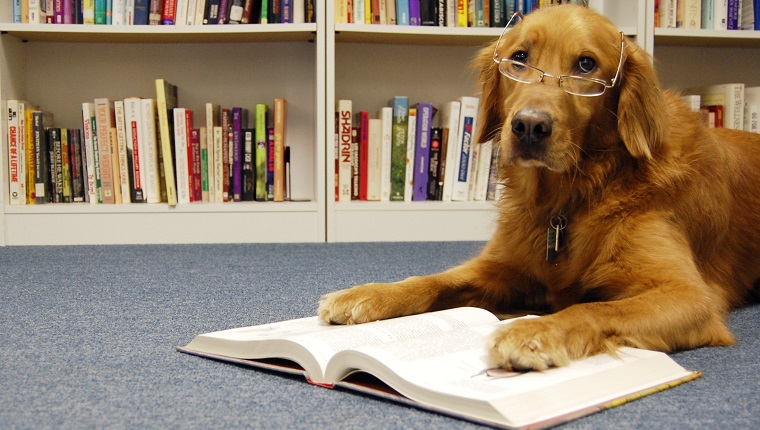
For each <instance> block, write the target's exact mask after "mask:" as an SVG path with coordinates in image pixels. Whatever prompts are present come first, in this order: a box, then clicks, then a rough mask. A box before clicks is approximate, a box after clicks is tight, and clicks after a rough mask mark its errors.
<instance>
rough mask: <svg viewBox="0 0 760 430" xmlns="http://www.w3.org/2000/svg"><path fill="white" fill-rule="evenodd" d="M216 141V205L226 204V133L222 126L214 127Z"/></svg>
mask: <svg viewBox="0 0 760 430" xmlns="http://www.w3.org/2000/svg"><path fill="white" fill-rule="evenodd" d="M212 134H213V139H214V151H213V152H214V200H213V201H215V202H216V203H222V202H224V178H223V175H224V157H223V156H222V154H224V152H223V151H224V149H223V145H224V133H223V132H222V127H221V126H218V125H217V126H214V127H213V133H212Z"/></svg>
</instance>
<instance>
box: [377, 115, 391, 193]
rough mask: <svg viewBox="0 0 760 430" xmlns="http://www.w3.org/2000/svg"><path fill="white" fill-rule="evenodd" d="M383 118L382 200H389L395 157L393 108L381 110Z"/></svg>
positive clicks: (381, 135)
mask: <svg viewBox="0 0 760 430" xmlns="http://www.w3.org/2000/svg"><path fill="white" fill-rule="evenodd" d="M380 117H381V119H382V123H381V124H382V127H381V133H380V137H381V140H380V142H381V147H382V152H381V153H382V160H381V168H380V174H381V177H380V201H382V202H388V201H390V199H391V164H392V158H393V108H392V107H384V108H382V109H381V111H380Z"/></svg>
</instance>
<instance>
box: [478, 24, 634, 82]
mask: <svg viewBox="0 0 760 430" xmlns="http://www.w3.org/2000/svg"><path fill="white" fill-rule="evenodd" d="M516 17H517V18H519V19H520V20H522V19H523V18H524V16H523V14H522V13H521V12H515V13H514V14H512V17H511V18H509V22H507V25H506V26H505V27H504V30H502V32H501V35H499V40H497V41H496V46H494V48H493V61H494V62H495V63H496V64H498V65H499V66H501V63H502V62H504V61H508V62H510V63H512V64H519V65H520V66H523V67H527V68H530V69H532V70H535V71H537V72H540V73H541V77H540V78H539V79H538V81H535V82H530V81H521V80H518V79H517V78H515V77H514V76H510V75H507V74H506V73H504V72H502V71H501V67H499V73H501V74H502V75H504V76H506V77H507V78H509V79H512V80H514V81H515V82H520V83H524V84H535V83H539V82H543V81H544V78H545V77H546V76H548V77H550V78H554V79H556V80H557V85H558V86H559V87H560V88H561V89H562V91H564V92H566V93H568V94H572V95H576V96H580V97H598V96H601V95H602V94H604V92H605V91H606V90H607V89H609V88H614V87H615V86H616V85H617V84H618V83H619V82H620V81H619V79H620V74H621V72H622V70H623V60H624V58H625V57H624V54H625V34H624V33H623V32H622V31H621V32H620V60H619V62H618V67H617V71H616V72H615V77H614V78H612V81H611V82H610V83H609V84H607V82H606V81H605V80H603V79H598V78H586V77H583V76H574V75H559V76H555V75H552V74H549V73H546V72H544V71H543V70H541V69H539V68H538V67H534V66H531V65H529V64H525V63H521V62H519V61H515V60H510V59H508V58H502V59H499V53H498V49H499V45H500V44H501V39H502V38H504V35H505V34H506V33H507V30H508V29H509V27H510V25H511V24H512V21H514V19H515V18H516ZM562 78H573V79H581V80H584V81H591V82H594V83H597V84H600V85H602V86H603V88H604V89H602V91H601V92H600V93H598V94H581V93H575V92H572V91H568V90H567V89H565V88H564V87H562Z"/></svg>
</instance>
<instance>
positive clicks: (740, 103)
mask: <svg viewBox="0 0 760 430" xmlns="http://www.w3.org/2000/svg"><path fill="white" fill-rule="evenodd" d="M682 93H683V94H685V95H684V96H683V100H684V101H685V102H686V103H687V104H688V105H689V106H690V107H691V109H692V110H693V111H695V112H701V114H702V116H703V120H704V122H705V124H706V125H707V126H708V127H724V128H731V129H735V130H744V131H749V132H753V133H760V123H759V122H758V119H760V87H747V86H745V85H744V84H743V83H729V84H718V85H708V86H703V87H698V88H689V89H685V90H683V91H682Z"/></svg>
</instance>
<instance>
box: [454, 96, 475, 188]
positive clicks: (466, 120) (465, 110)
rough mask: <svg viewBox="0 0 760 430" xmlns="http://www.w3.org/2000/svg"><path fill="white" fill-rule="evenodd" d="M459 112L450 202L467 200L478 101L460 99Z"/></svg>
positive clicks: (470, 98) (466, 98) (465, 98)
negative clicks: (454, 173)
mask: <svg viewBox="0 0 760 430" xmlns="http://www.w3.org/2000/svg"><path fill="white" fill-rule="evenodd" d="M460 101H461V111H460V114H459V127H458V128H459V133H458V134H457V149H456V154H455V156H456V159H455V161H454V168H455V169H456V175H455V178H454V187H453V193H452V196H451V200H453V201H467V200H469V188H470V168H471V166H470V150H471V148H472V144H473V142H472V138H473V131H474V130H475V126H476V116H477V112H478V102H479V101H478V99H477V98H475V97H462V98H461V99H460Z"/></svg>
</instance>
